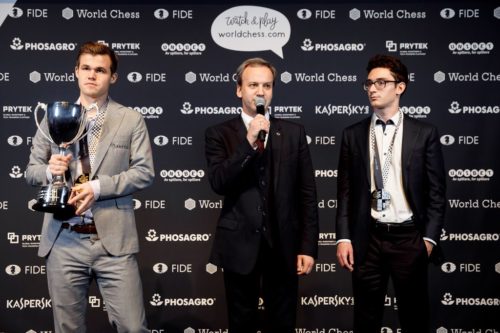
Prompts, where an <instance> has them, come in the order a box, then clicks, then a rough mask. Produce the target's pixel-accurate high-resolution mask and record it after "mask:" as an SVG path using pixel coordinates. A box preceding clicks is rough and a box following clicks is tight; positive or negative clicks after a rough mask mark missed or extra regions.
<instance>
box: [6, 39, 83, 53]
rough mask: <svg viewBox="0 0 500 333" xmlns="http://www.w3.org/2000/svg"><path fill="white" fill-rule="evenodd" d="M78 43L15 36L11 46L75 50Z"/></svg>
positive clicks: (34, 49) (31, 49) (29, 49)
mask: <svg viewBox="0 0 500 333" xmlns="http://www.w3.org/2000/svg"><path fill="white" fill-rule="evenodd" d="M77 45H78V44H77V43H53V42H25V43H23V42H22V41H21V39H20V38H19V37H14V38H13V39H12V43H11V44H10V48H11V49H12V50H15V51H21V50H25V51H74V50H76V46H77Z"/></svg>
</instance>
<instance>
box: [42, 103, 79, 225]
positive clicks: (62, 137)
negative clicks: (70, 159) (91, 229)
mask: <svg viewBox="0 0 500 333" xmlns="http://www.w3.org/2000/svg"><path fill="white" fill-rule="evenodd" d="M39 109H43V110H44V111H45V119H46V123H47V128H48V132H49V133H48V134H47V133H45V132H44V130H43V129H42V126H41V124H40V122H39V120H38V111H39ZM86 120H87V119H86V110H85V108H83V107H82V106H81V105H79V104H72V103H69V102H61V101H58V102H53V103H49V104H44V103H38V105H37V107H36V109H35V122H36V126H37V127H38V129H39V130H40V133H42V134H43V136H45V137H46V138H47V139H48V140H49V141H50V142H52V143H54V144H56V145H57V146H58V147H59V154H61V155H66V151H67V147H69V146H70V145H71V144H73V143H75V142H77V141H78V140H80V139H82V138H84V137H85V135H87V133H88V131H85V128H86V126H85V125H86ZM70 193H71V190H70V188H69V187H68V186H67V185H66V179H65V177H64V175H57V176H54V177H53V178H52V182H51V183H50V184H49V185H46V186H42V188H41V189H40V191H39V192H38V196H37V202H36V203H35V204H34V205H33V209H34V210H36V211H40V212H46V213H55V214H58V215H59V216H64V217H71V216H73V215H74V214H75V211H76V207H75V206H73V205H68V203H67V202H68V199H69V196H70Z"/></svg>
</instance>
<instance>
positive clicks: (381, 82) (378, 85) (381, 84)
mask: <svg viewBox="0 0 500 333" xmlns="http://www.w3.org/2000/svg"><path fill="white" fill-rule="evenodd" d="M387 82H395V83H399V82H401V81H398V80H395V81H394V80H393V81H390V80H382V79H379V80H375V81H372V80H366V81H365V82H363V89H364V90H366V91H368V89H370V87H371V86H372V84H374V85H375V88H377V90H382V89H384V88H385V85H386V84H387Z"/></svg>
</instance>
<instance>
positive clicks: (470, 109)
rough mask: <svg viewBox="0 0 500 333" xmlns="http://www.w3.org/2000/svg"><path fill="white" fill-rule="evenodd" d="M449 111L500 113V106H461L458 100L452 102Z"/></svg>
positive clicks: (452, 112) (453, 112)
mask: <svg viewBox="0 0 500 333" xmlns="http://www.w3.org/2000/svg"><path fill="white" fill-rule="evenodd" d="M448 111H449V112H450V113H451V114H460V113H462V114H499V113H500V106H498V105H494V106H491V105H489V106H485V105H482V106H481V105H467V106H460V104H459V103H458V102H457V101H453V102H451V105H450V108H449V109H448Z"/></svg>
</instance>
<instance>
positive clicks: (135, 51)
mask: <svg viewBox="0 0 500 333" xmlns="http://www.w3.org/2000/svg"><path fill="white" fill-rule="evenodd" d="M98 43H101V44H104V45H107V46H109V47H110V48H112V49H113V51H115V53H116V54H117V55H119V56H137V55H139V51H140V50H141V43H130V42H124V43H119V42H111V43H110V42H106V41H105V40H99V41H98Z"/></svg>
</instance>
